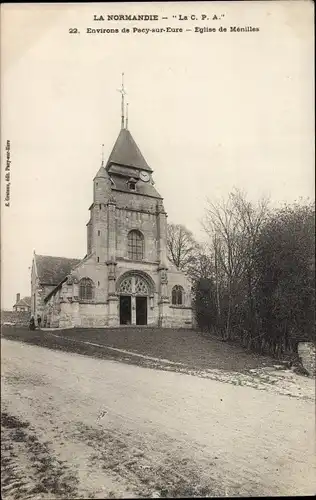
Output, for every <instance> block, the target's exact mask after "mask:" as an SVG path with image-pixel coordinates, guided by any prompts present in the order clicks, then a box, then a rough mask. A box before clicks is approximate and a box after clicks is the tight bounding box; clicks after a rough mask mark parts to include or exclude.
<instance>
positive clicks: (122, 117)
mask: <svg viewBox="0 0 316 500" xmlns="http://www.w3.org/2000/svg"><path fill="white" fill-rule="evenodd" d="M118 92H119V93H120V94H121V97H122V108H121V109H122V111H121V128H124V125H125V124H124V121H125V117H124V111H125V104H124V97H125V96H126V92H125V88H124V73H122V86H121V88H120V90H118Z"/></svg>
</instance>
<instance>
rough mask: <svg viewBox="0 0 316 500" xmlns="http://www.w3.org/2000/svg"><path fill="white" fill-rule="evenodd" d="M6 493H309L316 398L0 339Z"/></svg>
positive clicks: (315, 485) (45, 496) (11, 495)
mask: <svg viewBox="0 0 316 500" xmlns="http://www.w3.org/2000/svg"><path fill="white" fill-rule="evenodd" d="M1 370H2V378H1V380H2V433H3V434H2V436H3V439H2V469H3V471H2V488H3V498H5V499H7V500H11V499H22V498H32V499H42V498H43V499H48V498H84V497H85V498H105V497H107V498H109V497H110V498H111V497H112V498H123V497H124V498H127V497H129V498H133V497H147V498H149V497H153V498H154V497H163V496H169V497H172V496H173V497H177V496H201V495H206V496H214V495H216V496H247V495H249V496H262V495H267V496H271V495H304V494H305V495H308V494H314V493H315V492H316V481H315V477H316V475H315V471H316V467H315V458H314V457H315V448H314V403H313V401H311V400H305V399H302V398H291V397H288V396H286V395H280V394H276V393H273V392H269V391H259V390H256V389H255V388H252V387H244V386H235V385H233V384H227V383H222V382H220V381H218V380H212V379H207V378H201V377H196V376H192V375H187V374H183V373H175V372H171V371H170V372H167V371H161V370H153V369H147V368H143V367H138V366H133V365H127V364H123V363H118V362H114V361H107V360H100V359H94V358H89V357H86V356H81V355H78V354H72V353H63V352H59V351H53V350H49V349H44V348H41V347H37V346H31V345H27V344H22V343H18V342H12V341H9V340H2V368H1Z"/></svg>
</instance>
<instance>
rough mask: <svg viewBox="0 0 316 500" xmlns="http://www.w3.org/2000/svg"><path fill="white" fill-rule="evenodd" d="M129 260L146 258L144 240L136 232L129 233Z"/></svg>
mask: <svg viewBox="0 0 316 500" xmlns="http://www.w3.org/2000/svg"><path fill="white" fill-rule="evenodd" d="M128 258H129V259H132V260H142V259H143V258H144V238H143V235H142V234H141V233H140V232H139V231H136V230H133V231H130V232H129V233H128Z"/></svg>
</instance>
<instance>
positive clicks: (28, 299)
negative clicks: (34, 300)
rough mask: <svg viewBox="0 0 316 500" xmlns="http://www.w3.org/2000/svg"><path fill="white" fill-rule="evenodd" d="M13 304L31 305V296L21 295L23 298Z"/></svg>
mask: <svg viewBox="0 0 316 500" xmlns="http://www.w3.org/2000/svg"><path fill="white" fill-rule="evenodd" d="M15 306H28V307H31V297H23V299H20V300H19V301H18V302H16V304H14V306H13V307H15Z"/></svg>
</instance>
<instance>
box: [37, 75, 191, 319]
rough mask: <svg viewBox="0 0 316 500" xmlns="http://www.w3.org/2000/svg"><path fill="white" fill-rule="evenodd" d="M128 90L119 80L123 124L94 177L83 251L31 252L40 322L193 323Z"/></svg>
mask: <svg viewBox="0 0 316 500" xmlns="http://www.w3.org/2000/svg"><path fill="white" fill-rule="evenodd" d="M124 95H125V91H124V87H123V84H122V90H121V97H122V113H121V129H120V131H119V134H118V137H117V140H116V142H115V144H114V147H113V149H112V152H111V153H110V155H109V158H108V160H107V162H105V161H104V158H102V162H101V165H100V166H99V169H98V171H97V173H96V175H95V177H94V179H93V201H92V204H91V205H90V207H89V210H90V218H89V221H88V223H87V250H86V255H85V257H84V258H83V259H82V260H78V259H68V258H62V257H53V256H45V255H38V254H36V253H35V252H34V255H33V263H32V273H31V313H32V315H34V317H35V318H38V317H41V323H42V326H43V327H47V328H72V327H117V326H120V325H126V326H127V325H134V326H135V325H139V326H145V325H150V326H159V327H162V328H179V327H185V328H191V327H192V321H193V317H192V307H191V284H190V281H189V280H188V279H187V277H186V276H185V275H184V274H183V273H182V272H181V271H179V270H178V269H177V268H176V267H175V265H174V264H173V263H172V262H171V261H170V260H169V259H168V255H167V214H166V212H165V209H164V205H163V198H162V197H161V195H160V194H159V193H158V191H157V190H156V187H155V183H154V180H153V170H152V168H151V167H150V166H149V165H148V163H147V162H146V160H145V158H144V157H143V155H142V153H141V151H140V149H139V148H138V146H137V144H136V142H135V141H134V139H133V136H132V134H131V132H130V130H129V129H128V116H127V112H126V109H125V104H124ZM125 115H126V116H125Z"/></svg>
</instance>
